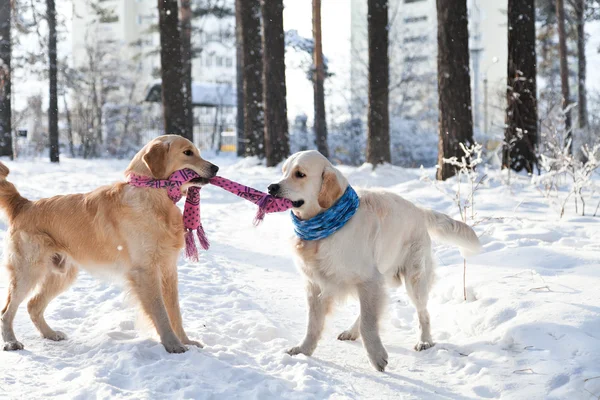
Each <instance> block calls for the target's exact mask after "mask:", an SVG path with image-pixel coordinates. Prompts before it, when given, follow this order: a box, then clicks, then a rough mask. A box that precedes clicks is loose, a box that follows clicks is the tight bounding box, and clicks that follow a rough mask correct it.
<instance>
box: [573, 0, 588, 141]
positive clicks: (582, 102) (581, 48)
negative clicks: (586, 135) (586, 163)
mask: <svg viewBox="0 0 600 400" xmlns="http://www.w3.org/2000/svg"><path fill="white" fill-rule="evenodd" d="M585 2H586V0H575V19H576V23H577V61H578V69H577V78H578V79H577V88H578V90H577V96H578V98H579V99H578V105H579V108H578V110H579V118H578V119H579V128H581V129H586V128H587V126H588V113H587V92H586V88H585V79H586V63H587V61H586V58H585V42H586V40H585Z"/></svg>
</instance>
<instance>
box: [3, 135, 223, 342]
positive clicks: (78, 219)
mask: <svg viewBox="0 0 600 400" xmlns="http://www.w3.org/2000/svg"><path fill="white" fill-rule="evenodd" d="M184 152H187V154H185V153H184ZM190 152H191V153H190ZM182 168H190V169H192V170H194V171H196V172H197V173H198V174H199V175H201V176H202V177H204V178H211V177H212V176H214V175H215V173H216V171H217V169H218V168H217V167H216V166H214V165H212V164H211V163H209V162H208V161H205V160H204V159H202V157H200V153H199V151H198V149H197V148H196V147H195V146H194V145H193V144H192V143H191V142H190V141H189V140H187V139H184V138H182V137H180V136H176V135H165V136H161V137H158V138H156V139H154V140H153V141H151V142H150V143H148V144H147V145H146V146H145V147H144V148H143V149H142V150H141V151H140V152H139V153H138V154H137V155H136V156H135V157H134V158H133V160H132V161H131V163H130V164H129V167H128V168H127V170H126V171H125V175H129V174H131V173H135V174H137V175H141V176H151V177H154V178H161V179H164V178H167V177H168V176H169V175H170V174H172V173H173V172H174V171H176V170H179V169H182ZM8 173H9V170H8V168H7V167H6V166H5V165H4V164H2V163H0V208H2V209H3V210H4V211H5V213H6V215H7V217H8V221H9V225H10V227H9V230H8V232H7V235H6V239H5V245H6V250H5V264H6V267H7V269H8V274H9V278H10V281H9V286H8V299H7V302H6V305H5V306H4V308H3V309H2V314H1V330H2V338H3V340H4V343H5V344H4V350H18V349H22V348H23V345H22V344H21V343H20V342H18V341H17V339H16V337H15V334H14V331H13V326H12V325H13V320H14V317H15V313H16V311H17V308H18V306H19V304H20V303H21V302H22V301H23V300H24V299H25V298H26V297H27V296H28V295H29V294H30V293H31V291H32V290H34V289H36V288H37V290H36V293H35V295H34V296H33V297H32V298H31V300H30V301H29V303H28V307H27V309H28V311H29V315H30V316H31V319H32V321H33V323H34V325H35V326H36V327H37V329H38V330H39V331H40V333H41V335H42V336H43V337H45V338H48V339H52V340H62V339H65V335H64V334H63V333H61V332H58V331H55V330H53V329H52V328H50V327H49V326H48V324H47V323H46V321H45V319H44V310H45V309H46V306H47V305H48V303H49V302H50V301H51V300H52V299H53V298H54V297H56V296H57V295H58V294H60V293H61V292H63V291H64V290H66V289H67V288H68V287H69V286H70V284H71V283H73V282H74V281H75V279H76V277H77V273H78V270H79V268H85V269H86V270H88V271H90V272H92V273H100V274H110V275H112V276H118V277H122V278H123V280H125V281H126V282H127V283H128V284H129V287H130V288H131V290H132V292H133V293H134V294H135V295H136V296H137V298H138V299H139V301H140V304H141V307H142V310H143V311H144V313H145V314H147V316H148V317H149V318H150V320H151V321H152V322H153V324H154V326H155V327H156V329H157V331H158V334H159V335H160V339H161V342H162V344H163V345H164V346H165V349H166V350H167V351H168V352H171V353H181V352H184V351H186V347H185V346H184V345H186V344H190V345H196V346H200V347H202V346H201V344H200V343H198V342H194V341H192V340H190V339H189V338H188V337H187V335H186V333H185V331H184V329H183V325H182V320H181V312H180V309H179V299H178V289H177V267H176V261H177V257H178V254H179V251H180V250H181V249H182V248H183V247H184V228H183V221H182V216H181V212H180V210H179V208H178V207H177V206H175V205H174V204H173V202H172V201H171V200H170V199H169V198H168V196H167V192H166V190H156V189H152V188H138V187H133V186H130V185H127V184H126V183H117V184H114V185H110V186H104V187H100V188H98V189H96V190H94V191H92V192H90V193H85V194H72V195H66V196H55V197H52V198H49V199H41V200H37V201H29V200H27V199H25V198H23V197H22V196H21V195H20V194H19V192H18V191H17V189H16V188H15V186H14V185H13V184H12V183H10V182H8V181H7V180H6V177H7V175H8ZM182 190H185V189H182Z"/></svg>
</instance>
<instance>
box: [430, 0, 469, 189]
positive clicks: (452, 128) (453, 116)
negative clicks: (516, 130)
mask: <svg viewBox="0 0 600 400" xmlns="http://www.w3.org/2000/svg"><path fill="white" fill-rule="evenodd" d="M437 19H438V21H437V22H438V92H439V93H438V94H439V100H438V101H439V106H438V107H439V117H438V123H439V135H440V139H439V144H438V172H437V179H440V180H445V179H448V178H450V177H452V176H454V175H455V174H456V170H455V168H456V167H454V166H452V165H450V164H446V163H444V158H450V157H454V156H455V157H458V158H459V159H460V158H461V157H463V156H464V152H463V151H462V149H461V148H460V145H459V144H460V143H463V144H464V145H465V146H467V147H469V146H471V145H472V144H473V115H472V114H471V78H470V76H469V30H468V28H467V24H468V18H467V1H466V0H437Z"/></svg>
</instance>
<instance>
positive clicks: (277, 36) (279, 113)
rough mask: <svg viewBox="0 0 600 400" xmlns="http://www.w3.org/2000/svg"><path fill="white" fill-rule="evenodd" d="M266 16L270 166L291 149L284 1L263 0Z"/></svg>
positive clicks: (265, 82) (265, 91) (265, 80)
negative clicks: (286, 82)
mask: <svg viewBox="0 0 600 400" xmlns="http://www.w3.org/2000/svg"><path fill="white" fill-rule="evenodd" d="M245 1H246V0H245ZM262 17H263V18H262V21H263V31H262V33H263V34H262V40H263V98H264V108H265V150H266V156H267V166H269V167H272V166H275V165H277V164H278V163H279V162H281V161H283V160H284V159H285V158H286V157H287V156H288V155H289V152H290V142H289V133H288V120H287V102H286V85H285V35H284V32H283V0H263V1H262Z"/></svg>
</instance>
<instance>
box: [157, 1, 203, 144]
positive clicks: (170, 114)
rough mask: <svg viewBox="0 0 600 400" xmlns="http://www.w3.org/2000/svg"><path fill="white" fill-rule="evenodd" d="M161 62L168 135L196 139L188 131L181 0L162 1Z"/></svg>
mask: <svg viewBox="0 0 600 400" xmlns="http://www.w3.org/2000/svg"><path fill="white" fill-rule="evenodd" d="M158 15H159V18H158V24H159V29H160V65H161V75H162V103H163V119H164V124H165V134H175V135H181V136H183V137H185V138H187V139H189V140H193V139H194V138H193V137H192V135H191V134H190V133H191V132H189V131H188V130H187V123H186V116H185V107H184V99H183V88H184V85H183V83H184V78H183V66H182V57H181V34H180V32H179V14H178V7H177V0H158Z"/></svg>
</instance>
